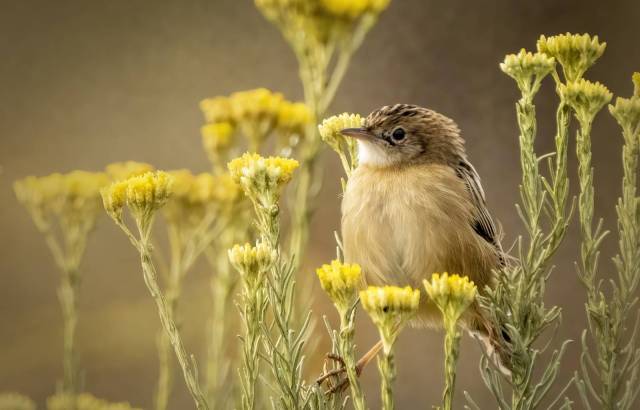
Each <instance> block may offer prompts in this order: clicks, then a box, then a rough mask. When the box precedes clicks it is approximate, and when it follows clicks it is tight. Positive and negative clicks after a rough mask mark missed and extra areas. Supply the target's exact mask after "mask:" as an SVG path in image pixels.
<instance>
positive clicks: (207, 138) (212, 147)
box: [200, 121, 235, 163]
mask: <svg viewBox="0 0 640 410" xmlns="http://www.w3.org/2000/svg"><path fill="white" fill-rule="evenodd" d="M234 131H235V129H234V127H233V125H232V124H231V123H230V122H228V121H222V122H214V123H211V124H205V125H204V126H202V128H200V132H201V134H202V145H203V146H204V149H205V151H206V152H207V155H208V156H209V159H210V160H211V162H214V163H216V162H217V161H218V160H219V155H220V154H221V153H222V152H225V151H226V150H227V149H228V148H229V146H230V145H231V137H232V136H233V133H234Z"/></svg>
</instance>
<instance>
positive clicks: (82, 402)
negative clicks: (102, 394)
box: [47, 393, 141, 410]
mask: <svg viewBox="0 0 640 410" xmlns="http://www.w3.org/2000/svg"><path fill="white" fill-rule="evenodd" d="M74 404H75V405H74ZM47 409H48V410H69V409H77V410H141V409H138V408H136V407H132V406H131V405H130V404H129V403H126V402H121V403H109V402H108V401H105V400H102V399H99V398H97V397H94V396H93V395H91V394H89V393H82V394H78V395H77V396H75V398H74V396H70V395H68V394H63V393H58V394H56V395H54V396H51V397H49V398H48V399H47Z"/></svg>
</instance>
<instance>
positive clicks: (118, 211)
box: [102, 181, 127, 221]
mask: <svg viewBox="0 0 640 410" xmlns="http://www.w3.org/2000/svg"><path fill="white" fill-rule="evenodd" d="M102 203H103V205H104V209H105V211H107V214H108V215H109V216H110V217H112V218H113V219H115V220H117V221H119V220H121V219H122V209H123V208H124V206H125V205H126V204H127V182H126V181H119V182H114V183H113V184H111V185H110V186H109V187H107V188H104V189H103V190H102Z"/></svg>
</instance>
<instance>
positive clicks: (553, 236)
mask: <svg viewBox="0 0 640 410" xmlns="http://www.w3.org/2000/svg"><path fill="white" fill-rule="evenodd" d="M537 46H538V53H535V54H532V53H528V52H526V51H524V50H522V51H521V52H520V53H518V54H512V55H509V56H507V57H506V58H505V61H504V63H503V64H501V66H500V68H501V69H502V71H504V72H505V73H506V74H507V75H509V76H510V77H512V78H513V79H514V80H515V81H516V84H517V85H518V88H519V89H520V93H521V98H520V100H519V101H518V103H517V104H516V112H517V120H518V126H519V129H520V159H521V165H522V175H523V177H522V184H521V186H520V196H521V204H520V205H519V206H518V212H519V214H520V217H521V219H522V220H523V222H524V225H525V228H526V230H527V236H528V241H527V243H526V244H525V242H524V241H523V239H522V238H520V239H519V240H518V247H517V249H518V255H517V256H518V257H517V258H516V260H514V261H509V262H508V263H507V265H506V266H505V267H504V268H503V269H502V271H501V272H500V273H499V274H498V275H497V278H498V282H497V283H496V285H495V287H494V288H493V289H487V291H486V292H485V295H483V296H479V300H480V303H481V305H482V306H483V307H484V308H485V309H486V310H487V312H488V316H489V318H490V320H491V321H492V322H493V323H494V326H495V328H496V329H500V330H501V331H500V335H498V336H499V337H500V336H502V339H503V340H502V343H501V351H500V352H499V354H500V356H501V358H502V359H503V361H506V362H507V363H505V364H506V365H507V367H508V368H509V370H510V372H511V374H510V375H504V374H503V373H504V372H503V371H501V369H498V368H497V367H496V366H493V365H492V364H491V359H490V358H487V357H485V358H484V359H483V361H482V365H481V368H482V376H483V380H484V382H485V384H486V385H487V387H488V388H489V389H490V390H491V392H492V393H493V395H494V397H495V398H496V401H497V403H498V407H499V408H500V409H533V408H536V407H538V406H539V405H540V404H541V402H542V401H543V400H544V399H545V398H546V397H547V393H548V392H549V390H550V388H551V386H552V385H553V383H554V381H555V379H556V376H557V373H558V369H559V366H560V360H561V358H562V355H563V353H564V351H565V349H566V346H567V344H568V341H565V342H564V343H563V344H562V346H561V347H560V348H559V349H558V350H555V351H554V352H553V353H552V354H551V356H550V358H549V360H548V362H546V363H541V358H540V354H541V353H542V352H543V351H544V349H545V348H544V347H543V348H538V347H537V345H536V342H537V341H538V339H539V338H540V336H541V335H542V334H543V332H544V331H545V329H548V328H549V327H551V326H557V325H558V323H559V319H560V308H559V307H557V306H552V307H549V306H547V305H545V304H544V291H545V282H546V280H547V279H548V278H549V271H550V262H551V259H552V257H553V255H554V254H555V252H556V250H557V249H558V247H559V246H560V243H561V242H562V240H563V238H564V236H565V234H566V230H567V226H568V222H569V219H570V216H571V212H567V203H568V192H569V191H568V189H569V179H568V176H567V147H568V129H569V121H570V114H571V108H570V106H569V102H568V101H567V100H566V98H565V97H566V95H565V94H563V93H562V87H563V86H564V85H565V84H566V83H573V82H576V81H579V80H580V79H581V78H582V76H583V75H584V73H585V72H586V70H587V69H588V68H589V67H591V66H592V65H593V64H594V63H595V61H596V60H597V59H598V58H599V57H600V56H601V55H602V53H603V52H604V48H605V44H603V43H600V42H599V41H598V38H597V37H594V38H592V37H590V36H589V35H586V34H585V35H572V34H566V35H559V36H554V37H549V38H547V37H545V36H541V37H540V39H539V40H538V44H537ZM556 62H557V63H559V64H560V66H561V67H562V72H563V73H564V82H563V81H562V80H561V78H560V75H559V74H558V72H557V71H556V69H555V63H556ZM548 74H551V75H552V76H553V78H554V80H555V83H556V92H557V93H558V95H559V97H560V102H559V104H558V109H557V112H556V126H557V131H556V137H555V148H556V152H555V154H554V155H553V157H551V158H548V160H547V163H548V167H549V176H548V178H547V177H544V176H543V175H542V174H541V172H540V167H539V163H540V159H541V158H540V157H539V156H538V155H537V154H536V153H535V150H534V142H535V138H536V113H535V105H534V103H533V100H534V97H535V95H536V94H537V92H538V91H539V89H540V87H541V84H542V80H543V79H544V78H545V77H546V76H547V75H548ZM545 219H546V221H545ZM545 226H546V227H548V228H546V229H545ZM548 345H549V343H547V344H546V346H548ZM537 368H540V370H539V372H538V374H541V376H540V378H538V379H535V378H534V377H532V374H534V371H535V370H536V369H537ZM505 379H506V383H508V384H509V385H510V386H511V390H512V391H511V397H510V398H509V396H508V393H507V392H505V390H504V388H503V384H504V382H503V381H504V380H505ZM566 388H568V385H567V387H565V389H566ZM563 394H564V389H563V390H562V391H561V393H560V394H559V395H558V397H557V398H556V399H555V400H552V406H554V405H556V403H558V401H559V400H562V396H563ZM467 398H468V399H469V402H470V404H472V405H474V406H475V404H474V403H473V402H472V400H471V399H470V397H468V396H467ZM567 406H569V403H568V400H566V399H565V400H564V404H563V405H562V407H567ZM475 408H477V406H475Z"/></svg>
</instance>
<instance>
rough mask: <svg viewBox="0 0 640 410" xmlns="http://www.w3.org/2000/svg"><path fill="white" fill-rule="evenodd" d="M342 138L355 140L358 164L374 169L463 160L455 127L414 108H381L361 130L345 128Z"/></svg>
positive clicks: (458, 133) (437, 116) (416, 107)
mask: <svg viewBox="0 0 640 410" xmlns="http://www.w3.org/2000/svg"><path fill="white" fill-rule="evenodd" d="M342 134H343V135H345V136H348V137H352V138H356V139H357V140H358V160H359V163H360V164H363V165H370V166H374V167H389V166H398V165H405V164H406V165H410V164H421V163H442V164H452V163H453V162H454V161H458V160H459V158H460V157H461V156H464V140H463V139H462V138H461V137H460V130H459V129H458V126H457V125H456V123H455V122H453V120H451V119H450V118H447V117H445V116H444V115H442V114H439V113H437V112H435V111H432V110H429V109H427V108H423V107H419V106H417V105H409V104H396V105H388V106H385V107H382V108H380V109H378V110H375V111H373V112H372V113H371V114H369V115H368V116H367V118H366V119H365V121H364V126H363V127H362V128H347V129H344V130H342Z"/></svg>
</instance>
